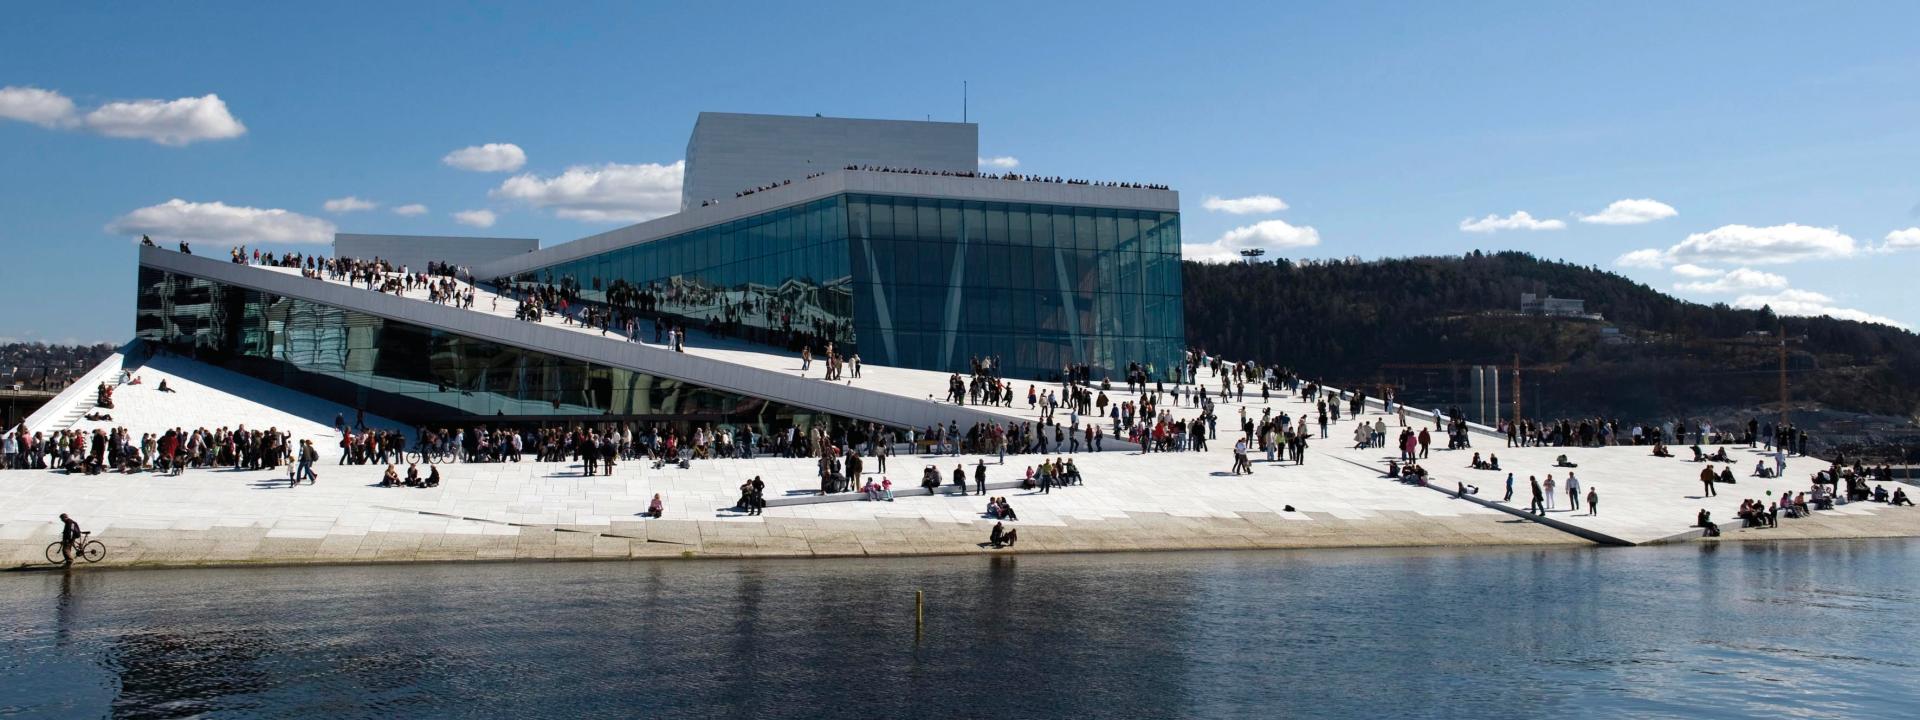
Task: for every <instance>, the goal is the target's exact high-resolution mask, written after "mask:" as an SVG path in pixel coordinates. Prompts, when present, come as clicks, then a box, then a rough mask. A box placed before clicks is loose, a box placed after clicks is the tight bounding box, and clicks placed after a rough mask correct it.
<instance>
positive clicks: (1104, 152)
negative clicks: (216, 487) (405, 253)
mask: <svg viewBox="0 0 1920 720" xmlns="http://www.w3.org/2000/svg"><path fill="white" fill-rule="evenodd" d="M921 5H925V7H920V6H921ZM556 8H557V9H556ZM7 18H8V22H6V23H0V88H5V89H4V90H0V252H4V253H5V258H6V267H7V271H6V277H7V279H8V281H7V282H5V283H0V307H5V308H7V309H8V312H6V313H5V317H6V319H5V320H4V321H0V337H9V338H24V339H44V340H49V341H62V340H68V339H74V340H82V341H95V340H108V341H114V342H118V341H121V340H124V339H126V338H127V337H128V336H130V334H131V331H132V321H133V311H132V306H133V287H134V262H133V254H134V248H133V245H132V242H131V240H130V238H131V237H132V233H133V232H135V231H138V230H160V231H164V232H169V233H181V234H190V235H198V236H202V239H201V240H200V241H198V242H197V243H196V248H198V249H199V250H200V251H201V252H202V253H206V252H217V251H219V250H221V249H222V248H224V247H226V246H228V245H230V244H233V243H231V242H228V241H223V240H222V238H226V237H232V236H235V235H236V234H264V235H266V236H272V237H277V238H281V240H282V242H279V243H276V244H266V246H267V247H270V248H275V249H305V250H310V251H322V252H324V251H325V249H326V247H325V245H319V244H300V243H302V242H304V241H308V240H313V239H316V238H323V237H324V236H325V233H326V232H328V231H330V230H331V229H334V228H337V229H338V230H340V231H345V232H392V233H421V234H484V235H507V236H518V237H538V238H541V239H542V241H543V242H545V243H547V244H553V243H558V242H564V241H566V240H571V239H574V238H577V237H581V236H584V235H588V234H592V233H595V232H599V231H602V230H605V229H608V228H610V227H616V226H618V225H621V224H624V220H622V218H633V217H643V216H646V215H649V214H653V213H657V212H659V211H660V208H661V207H662V206H663V204H665V203H667V201H669V200H670V199H671V198H670V197H665V194H670V192H671V191H672V187H671V183H672V182H673V175H672V172H673V167H672V164H673V163H675V162H677V161H679V160H680V159H681V156H682V154H683V153H684V150H685V143H686V138H687V134H688V132H689V131H690V130H691V128H692V125H693V120H694V116H695V114H696V113H698V112H699V111H702V110H717V111H736V112H764V113H790V114H812V113H821V114H825V115H834V116H847V117H878V118H900V119H914V118H926V117H929V116H931V117H932V118H934V119H942V120H955V119H958V116H959V114H960V84H961V82H962V81H963V80H964V81H968V82H969V83H970V84H971V89H972V93H971V98H972V99H971V108H972V109H971V119H972V120H974V121H976V122H979V123H980V125H981V127H980V134H981V151H982V154H983V155H986V156H989V157H1000V156H1006V157H1012V158H1017V159H1018V163H1019V164H1018V170H1020V171H1030V172H1034V173H1041V174H1049V175H1067V176H1074V177H1085V178H1101V179H1123V180H1139V181H1144V182H1158V183H1166V184H1169V185H1172V186H1173V187H1174V188H1175V189H1177V190H1180V191H1181V200H1182V205H1183V211H1184V218H1183V219H1184V234H1185V241H1186V242H1187V243H1188V245H1189V248H1188V250H1189V255H1190V256H1199V255H1203V254H1210V253H1221V252H1223V251H1226V252H1230V251H1232V250H1236V249H1238V248H1240V247H1243V246H1249V245H1257V246H1262V247H1266V248H1269V250H1270V255H1279V256H1288V257H1318V258H1330V257H1346V256H1359V257H1362V258H1373V257H1382V256H1400V255H1414V254H1439V253H1458V252H1464V251H1467V250H1472V249H1476V248H1478V249H1485V250H1497V249H1519V250H1526V251H1530V252H1534V253H1536V254H1539V255H1542V256H1546V257H1552V258H1562V259H1566V260H1569V261H1572V262H1576V263H1580V264H1588V265H1596V266H1600V267H1604V268H1608V269H1614V270H1618V271H1621V272H1623V273H1626V274H1627V275H1629V276H1631V277H1633V278H1636V279H1638V280H1641V281H1643V282H1646V283H1648V284H1650V285H1653V286H1655V287H1658V288H1660V289H1662V290H1667V291H1670V292H1675V293H1676V294H1678V295H1680V296H1682V297H1685V298H1688V299H1692V300H1698V301H1702V302H1727V303H1749V304H1751V303H1756V302H1768V303H1770V304H1772V305H1773V306H1774V307H1775V308H1776V309H1787V310H1789V311H1798V312H1831V313H1835V314H1842V315H1850V316H1858V317H1869V318H1878V319H1882V320H1885V321H1890V322H1894V323H1899V324H1903V325H1905V326H1908V327H1914V326H1920V309H1916V307H1915V305H1916V302H1915V301H1916V300H1920V293H1916V291H1915V289H1914V282H1913V278H1912V276H1913V275H1914V272H1913V271H1914V269H1915V268H1920V229H1914V230H1911V231H1910V232H1905V233H1903V232H1902V231H1906V230H1908V229H1910V228H1916V227H1920V172H1916V171H1917V170H1920V122H1916V120H1920V92H1916V88H1920V45H1916V44H1915V43H1914V42H1913V37H1914V30H1913V28H1915V27H1920V5H1915V4H1913V3H1887V4H1870V3H1848V4H1844V5H1834V6H1828V5H1827V4H1808V3H1799V4H1785V3H1738V4H1724V5H1716V4H1708V3H1647V4H1635V3H1583V4H1570V3H1567V4H1540V3H1517V2H1516V3H1473V4H1453V3H1446V4H1443V3H1380V4H1374V3H1338V4H1332V3H1330V4H1326V5H1307V4H1280V3H1246V4H1205V3H1165V2H1162V3H1153V4H1126V3H1113V2H1102V3H1088V4H1083V5H1078V6H1075V5H1071V4H1067V3H1015V4H999V3H984V2H976V3H965V4H959V5H955V4H950V3H925V4H913V6H912V7H897V6H894V5H888V4H870V5H867V4H853V3H845V4H840V3H830V4H802V3H780V4H766V5H761V4H758V3H750V2H736V3H723V4H706V3H670V4H659V5H641V4H632V3H610V4H605V5H593V4H587V3H568V4H565V5H562V6H554V7H548V6H545V5H535V4H532V3H525V4H507V5H491V6H477V7H476V6H469V5H465V4H460V5H455V4H434V3H354V2H333V3H326V4H318V5H294V4H286V3H215V2H206V3H168V4H153V3H148V4H115V5H111V6H106V5H99V6H86V5H83V4H71V3H70V4H42V5H33V6H16V7H13V8H10V9H9V10H8V11H7ZM209 95H212V96H216V97H217V101H216V100H215V99H212V98H208V96H209ZM489 143H494V144H512V145H513V146H515V147H517V148H519V149H520V154H521V155H524V160H523V161H522V162H520V163H519V164H517V165H516V164H515V163H514V162H513V161H514V160H515V158H514V157H513V153H512V152H511V151H500V152H479V153H476V154H477V155H479V156H481V157H482V159H484V160H486V161H487V162H485V163H479V164H476V163H466V164H467V165H469V166H470V167H481V168H493V169H492V170H483V171H475V170H468V169H461V168H459V167H455V166H454V165H453V164H451V163H450V162H448V160H447V158H448V155H449V154H450V153H453V152H455V151H457V150H460V149H462V148H467V147H475V146H484V145H486V144H489ZM507 168H511V169H507ZM570 169H571V170H570ZM1257 196H1270V197H1272V198H1278V199H1279V202H1273V201H1271V200H1265V201H1263V200H1252V201H1247V200H1246V199H1247V198H1255V197H1257ZM1209 197H1218V198H1221V199H1223V200H1228V201H1233V200H1241V201H1242V202H1224V203H1214V204H1213V205H1214V207H1217V208H1230V209H1236V210H1242V211H1246V212H1242V213H1239V214H1235V213H1232V212H1227V211H1225V210H1222V209H1209V204H1208V203H1207V199H1208V198H1209ZM343 198H356V199H359V200H363V201H367V202H370V203H374V204H376V205H377V206H376V207H373V208H369V209H363V210H357V211H344V210H346V208H344V207H343V204H342V203H338V202H336V203H335V204H334V210H335V211H329V209H328V207H327V202H328V201H329V200H336V201H337V200H341V199H343ZM176 199H178V200H180V201H182V202H180V203H172V201H173V200H176ZM1623 200H1625V201H1651V202H1650V203H1649V202H1630V203H1626V204H1623V205H1620V206H1617V207H1616V208H1615V209H1614V211H1613V212H1606V210H1607V208H1608V207H1609V206H1610V205H1613V204H1614V203H1616V202H1617V201H1623ZM414 204H417V205H423V206H425V208H426V209H425V211H424V212H422V213H420V214H416V215H400V214H396V213H395V212H394V209H395V208H399V207H401V206H405V205H414ZM1281 205H1284V208H1283V209H1282V208H1281V207H1280V206H1281ZM275 211H280V212H275ZM475 211H486V213H491V218H488V217H486V216H484V215H482V214H480V213H478V212H475ZM1519 212H1524V213H1526V215H1525V216H1516V215H1515V213H1519ZM456 213H468V214H466V215H456ZM1489 216H1493V217H1491V218H1489ZM462 218H464V219H465V220H466V222H467V223H479V222H482V221H484V220H488V219H491V221H492V224H491V225H489V226H486V227H484V228H480V227H476V226H474V225H472V224H463V223H462V222H461V219H462ZM1582 218H1586V220H1583V219H1582ZM1592 220H1603V221H1611V222H1608V223H1603V222H1591V221H1592ZM109 228H112V229H109ZM163 234H164V233H163ZM255 244H261V243H255ZM1636 251H1638V252H1636ZM1683 284H1684V285H1685V286H1686V288H1685V289H1679V288H1680V286H1681V285H1683Z"/></svg>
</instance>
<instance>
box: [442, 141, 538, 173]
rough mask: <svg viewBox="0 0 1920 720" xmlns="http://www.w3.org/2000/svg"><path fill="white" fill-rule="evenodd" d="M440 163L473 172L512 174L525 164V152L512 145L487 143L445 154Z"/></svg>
mask: <svg viewBox="0 0 1920 720" xmlns="http://www.w3.org/2000/svg"><path fill="white" fill-rule="evenodd" d="M440 162H443V163H446V164H447V165H449V166H452V167H456V168H460V169H461V170H471V171H473V172H513V171H515V170H519V169H520V167H521V166H522V165H526V164H527V152H526V151H525V150H521V149H520V146H519V145H515V144H513V143H487V144H485V145H471V146H468V147H463V148H460V149H459V150H455V151H453V152H450V153H447V156H446V157H443V158H440Z"/></svg>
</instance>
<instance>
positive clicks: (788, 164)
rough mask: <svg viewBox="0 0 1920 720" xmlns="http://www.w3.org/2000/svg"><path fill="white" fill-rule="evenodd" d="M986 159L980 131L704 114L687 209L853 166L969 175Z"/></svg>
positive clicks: (691, 142)
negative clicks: (873, 166)
mask: <svg viewBox="0 0 1920 720" xmlns="http://www.w3.org/2000/svg"><path fill="white" fill-rule="evenodd" d="M979 157H980V126H979V125H975V124H973V123H953V122H925V121H914V120H864V119H855V118H829V117H799V116H789V115H749V114H742V113H710V112H703V113H700V118H699V119H698V120H696V121H695V122H694V125H693V136H692V137H691V138H689V139H688V140H687V168H686V176H685V179H684V181H683V184H682V186H681V193H680V208H681V209H682V210H684V209H687V208H690V207H699V206H700V203H701V202H702V201H725V200H731V199H733V197H734V194H735V193H738V192H741V191H743V190H749V189H752V188H755V187H761V186H766V185H777V184H779V183H781V182H783V181H788V180H792V181H795V182H798V181H800V180H801V179H803V178H805V177H807V176H808V175H812V174H814V173H819V172H826V171H831V170H839V169H842V168H845V167H847V166H848V165H877V166H884V167H896V168H916V169H920V170H956V171H970V170H973V169H975V167H976V166H977V165H978V163H979Z"/></svg>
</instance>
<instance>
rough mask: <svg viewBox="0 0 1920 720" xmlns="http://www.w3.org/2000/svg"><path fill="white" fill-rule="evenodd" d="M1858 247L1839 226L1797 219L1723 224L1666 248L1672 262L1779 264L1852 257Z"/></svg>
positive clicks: (1668, 257)
mask: <svg viewBox="0 0 1920 720" xmlns="http://www.w3.org/2000/svg"><path fill="white" fill-rule="evenodd" d="M1859 251H1860V248H1859V245H1858V244H1856V243H1855V242H1854V240H1853V238H1852V237H1849V236H1847V235H1846V234H1845V233H1842V232H1840V231H1839V230H1838V229H1836V228H1821V227H1809V226H1806V225H1801V224H1798V223H1787V224H1785V225H1773V226H1769V227H1752V226H1750V225H1722V226H1720V227H1717V228H1714V229H1712V230H1708V231H1706V232H1703V233H1694V234H1692V235H1688V236H1687V239H1685V240H1682V241H1680V244H1678V245H1675V246H1673V247H1670V248H1667V251H1666V258H1667V259H1668V260H1669V261H1672V262H1691V263H1700V262H1724V263H1740V264H1748V265H1778V264H1784V263H1791V262H1800V261H1803V260H1831V259H1837V258H1847V257H1853V256H1854V255H1855V254H1857V253H1858V252H1859Z"/></svg>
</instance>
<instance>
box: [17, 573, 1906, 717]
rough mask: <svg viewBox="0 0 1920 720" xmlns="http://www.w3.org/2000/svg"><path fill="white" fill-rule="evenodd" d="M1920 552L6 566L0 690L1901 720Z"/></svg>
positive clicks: (470, 701) (908, 709)
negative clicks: (918, 619) (91, 568)
mask: <svg viewBox="0 0 1920 720" xmlns="http://www.w3.org/2000/svg"><path fill="white" fill-rule="evenodd" d="M1916 560H1920V541H1910V540H1885V541H1852V542H1839V541H1836V542H1817V543H1781V544H1764V543H1748V544H1730V545H1725V546H1716V545H1688V546H1677V547H1670V548H1635V549H1615V550H1601V549H1553V550H1489V551H1469V550H1439V551H1404V552H1403V551H1336V552H1327V551H1315V552H1257V553H1256V552H1246V553H1225V552H1223V553H1166V554H1145V555H1077V556H1072V555H1056V556H1027V557H1014V556H1001V557H995V558H909V559H899V560H872V561H867V560H848V561H767V562H719V561H711V562H709V561H696V562H685V561H670V562H640V563H554V564H448V565H413V566H394V567H316V568H260V569H220V570H165V571H118V572H115V571H106V572H82V573H75V574H73V575H71V576H63V575H61V574H57V573H8V574H0V715H22V716H43V717H93V716H107V715H112V716H124V717H133V718H163V717H188V716H205V717H291V716H321V715H324V716H327V717H442V716H447V717H480V716H543V717H551V716H564V717H579V716H693V717H808V718H812V717H857V718H894V717H956V716H964V717H979V718H1012V717H1277V716H1293V715H1309V716H1314V717H1331V718H1346V717H1460V718H1500V717H1541V716H1545V715H1562V716H1573V717H1672V718H1689V719H1691V720H1697V719H1698V718H1716V717H1751V716H1757V715H1790V716H1797V717H1835V718H1840V717H1844V718H1868V717H1911V716H1912V713H1913V708H1914V707H1920V680H1916V678H1915V672H1914V665H1915V664H1916V663H1920V656H1917V655H1916V653H1917V652H1920V651H1916V649H1915V648H1916V644H1915V641H1916V639H1920V637H1917V636H1920V631H1916V630H1915V629H1914V627H1913V626H1912V622H1913V618H1914V617H1915V615H1916V610H1920V608H1916V602H1917V600H1920V598H1917V596H1916V594H1915V581H1916V579H1920V577H1917V576H1920V562H1916ZM916 588H918V589H924V590H925V591H926V592H927V597H928V602H927V614H926V631H925V635H924V637H922V638H921V639H920V640H919V641H917V642H916V640H915V638H914V623H913V614H912V607H913V590H914V589H916Z"/></svg>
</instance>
